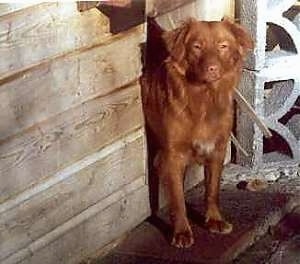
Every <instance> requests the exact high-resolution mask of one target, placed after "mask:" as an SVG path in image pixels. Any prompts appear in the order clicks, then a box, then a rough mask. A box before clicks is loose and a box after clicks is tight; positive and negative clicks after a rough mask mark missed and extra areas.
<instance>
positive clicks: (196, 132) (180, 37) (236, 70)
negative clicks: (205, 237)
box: [142, 19, 253, 247]
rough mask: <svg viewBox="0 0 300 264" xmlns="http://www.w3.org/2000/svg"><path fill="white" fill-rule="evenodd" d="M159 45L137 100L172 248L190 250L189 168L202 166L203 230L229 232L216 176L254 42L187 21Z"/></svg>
mask: <svg viewBox="0 0 300 264" xmlns="http://www.w3.org/2000/svg"><path fill="white" fill-rule="evenodd" d="M162 39H163V40H164V43H165V47H166V50H167V53H166V59H165V60H164V61H163V62H162V63H161V65H160V66H159V67H156V69H154V67H151V65H150V64H148V66H149V65H150V66H149V67H148V68H147V66H146V69H145V72H144V75H143V77H142V86H143V87H142V97H143V104H144V112H145V116H146V122H147V126H148V127H149V128H150V130H151V133H152V134H153V135H154V136H155V140H156V141H157V142H158V146H159V147H158V152H157V154H156V157H155V160H154V163H155V167H156V168H157V170H158V175H159V177H160V179H161V181H162V183H163V184H164V185H165V189H166V191H167V194H168V198H169V203H170V209H171V210H170V212H171V220H172V224H173V227H174V233H173V240H172V244H173V245H174V246H176V247H189V246H191V245H192V244H193V234H192V230H191V228H190V225H189V222H188V219H187V216H186V207H185V201H184V192H183V175H184V171H185V168H186V166H187V165H189V164H190V163H192V162H195V161H196V162H201V163H202V164H203V165H204V171H205V187H206V195H205V199H206V201H205V202H206V215H205V216H206V225H207V228H208V229H209V230H210V231H211V232H218V233H229V232H231V230H232V225H231V224H229V223H228V222H226V221H225V220H224V219H223V217H222V215H221V212H220V209H219V185H220V176H221V173H222V169H223V161H224V156H225V151H226V146H227V142H228V140H229V136H230V132H231V129H232V122H233V99H232V97H233V91H234V88H235V87H236V86H237V84H238V81H239V78H240V74H241V69H242V62H243V59H244V58H245V56H246V54H247V52H248V51H249V50H250V49H252V48H253V42H252V40H251V38H250V36H249V34H248V33H247V32H246V31H245V30H244V29H243V28H242V27H241V26H239V25H237V24H234V23H232V22H230V21H228V20H224V21H222V22H199V21H196V20H193V19H190V20H189V21H187V22H186V23H184V24H183V25H182V26H181V27H179V28H178V29H175V30H173V31H169V32H164V33H163V34H162ZM154 52H157V53H159V52H160V51H158V50H157V51H154ZM151 56H155V54H153V50H152V54H151ZM158 56H161V55H158ZM153 60H154V61H155V58H153ZM152 66H153V65H152Z"/></svg>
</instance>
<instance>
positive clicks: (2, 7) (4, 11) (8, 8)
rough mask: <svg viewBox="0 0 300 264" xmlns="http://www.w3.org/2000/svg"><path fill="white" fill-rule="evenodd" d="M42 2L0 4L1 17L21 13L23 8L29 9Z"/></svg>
mask: <svg viewBox="0 0 300 264" xmlns="http://www.w3.org/2000/svg"><path fill="white" fill-rule="evenodd" d="M41 2H42V1H40V2H39V1H35V3H32V2H31V1H29V2H19V3H0V16H4V15H8V14H10V13H13V12H16V11H19V10H21V9H23V8H28V7H31V6H33V5H36V4H39V3H41Z"/></svg>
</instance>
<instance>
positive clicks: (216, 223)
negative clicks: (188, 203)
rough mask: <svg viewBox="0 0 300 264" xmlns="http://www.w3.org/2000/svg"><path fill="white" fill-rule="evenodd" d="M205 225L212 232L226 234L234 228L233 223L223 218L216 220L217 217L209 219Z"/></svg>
mask: <svg viewBox="0 0 300 264" xmlns="http://www.w3.org/2000/svg"><path fill="white" fill-rule="evenodd" d="M205 226H206V228H207V229H208V230H209V231H210V232H211V233H218V234H225V235H226V234H230V233H231V232H232V229H233V226H232V224H230V223H228V222H226V221H223V220H215V219H207V220H206V223H205Z"/></svg>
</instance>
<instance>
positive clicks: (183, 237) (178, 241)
mask: <svg viewBox="0 0 300 264" xmlns="http://www.w3.org/2000/svg"><path fill="white" fill-rule="evenodd" d="M193 244H194V237H193V233H192V231H191V230H190V229H187V230H185V231H181V232H174V234H173V239H172V243H171V245H172V246H174V247H177V248H189V247H191V246H192V245H193Z"/></svg>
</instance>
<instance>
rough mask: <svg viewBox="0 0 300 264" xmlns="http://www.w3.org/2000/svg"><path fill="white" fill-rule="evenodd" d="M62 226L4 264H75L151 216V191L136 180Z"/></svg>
mask: <svg viewBox="0 0 300 264" xmlns="http://www.w3.org/2000/svg"><path fill="white" fill-rule="evenodd" d="M105 200H106V201H105V202H100V203H97V204H95V205H93V206H91V207H89V208H88V209H87V210H85V211H84V212H82V213H81V214H79V215H77V216H75V217H74V218H71V219H70V220H69V221H68V222H66V223H64V224H63V225H62V226H59V227H57V228H56V229H54V230H52V231H51V232H49V233H48V234H46V235H45V236H43V237H40V238H39V239H37V240H35V241H33V242H32V243H31V244H30V245H28V246H27V247H25V248H24V249H22V250H21V251H19V252H17V253H16V254H14V255H12V256H10V257H9V258H7V259H5V260H3V261H2V262H1V263H2V264H12V263H22V264H25V263H30V264H40V263H43V264H53V263H56V264H75V263H79V262H80V260H82V259H83V258H84V257H86V256H88V255H91V254H93V253H94V252H95V251H96V250H97V249H99V248H101V247H103V246H104V245H106V244H107V243H109V242H111V241H112V240H114V239H116V238H118V237H120V236H121V235H122V234H124V233H125V232H126V231H128V230H130V229H132V228H134V227H135V226H136V225H137V224H139V223H140V222H141V221H142V220H143V219H145V218H146V217H147V216H148V215H149V206H148V187H147V185H145V184H144V183H143V179H137V180H136V181H134V182H132V183H131V184H129V185H128V186H126V187H125V188H124V189H122V190H121V191H118V192H116V193H115V194H113V195H111V196H109V197H107V199H105Z"/></svg>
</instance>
